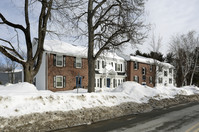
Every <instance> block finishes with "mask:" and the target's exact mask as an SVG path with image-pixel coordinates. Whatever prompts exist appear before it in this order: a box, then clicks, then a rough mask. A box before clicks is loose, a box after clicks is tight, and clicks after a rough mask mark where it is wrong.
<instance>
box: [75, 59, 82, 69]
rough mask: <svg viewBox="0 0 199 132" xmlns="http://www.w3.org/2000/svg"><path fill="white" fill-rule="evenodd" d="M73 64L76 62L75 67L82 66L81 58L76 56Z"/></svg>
mask: <svg viewBox="0 0 199 132" xmlns="http://www.w3.org/2000/svg"><path fill="white" fill-rule="evenodd" d="M75 64H76V68H81V67H82V58H80V57H76V59H75Z"/></svg>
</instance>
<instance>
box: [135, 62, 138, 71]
mask: <svg viewBox="0 0 199 132" xmlns="http://www.w3.org/2000/svg"><path fill="white" fill-rule="evenodd" d="M134 69H135V70H137V69H139V66H138V62H137V61H135V62H134Z"/></svg>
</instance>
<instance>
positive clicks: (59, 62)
mask: <svg viewBox="0 0 199 132" xmlns="http://www.w3.org/2000/svg"><path fill="white" fill-rule="evenodd" d="M56 66H58V67H62V66H63V56H62V55H56Z"/></svg>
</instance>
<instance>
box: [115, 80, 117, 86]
mask: <svg viewBox="0 0 199 132" xmlns="http://www.w3.org/2000/svg"><path fill="white" fill-rule="evenodd" d="M115 87H117V79H115Z"/></svg>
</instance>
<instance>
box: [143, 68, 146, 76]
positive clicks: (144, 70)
mask: <svg viewBox="0 0 199 132" xmlns="http://www.w3.org/2000/svg"><path fill="white" fill-rule="evenodd" d="M142 75H146V68H145V67H142Z"/></svg>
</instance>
